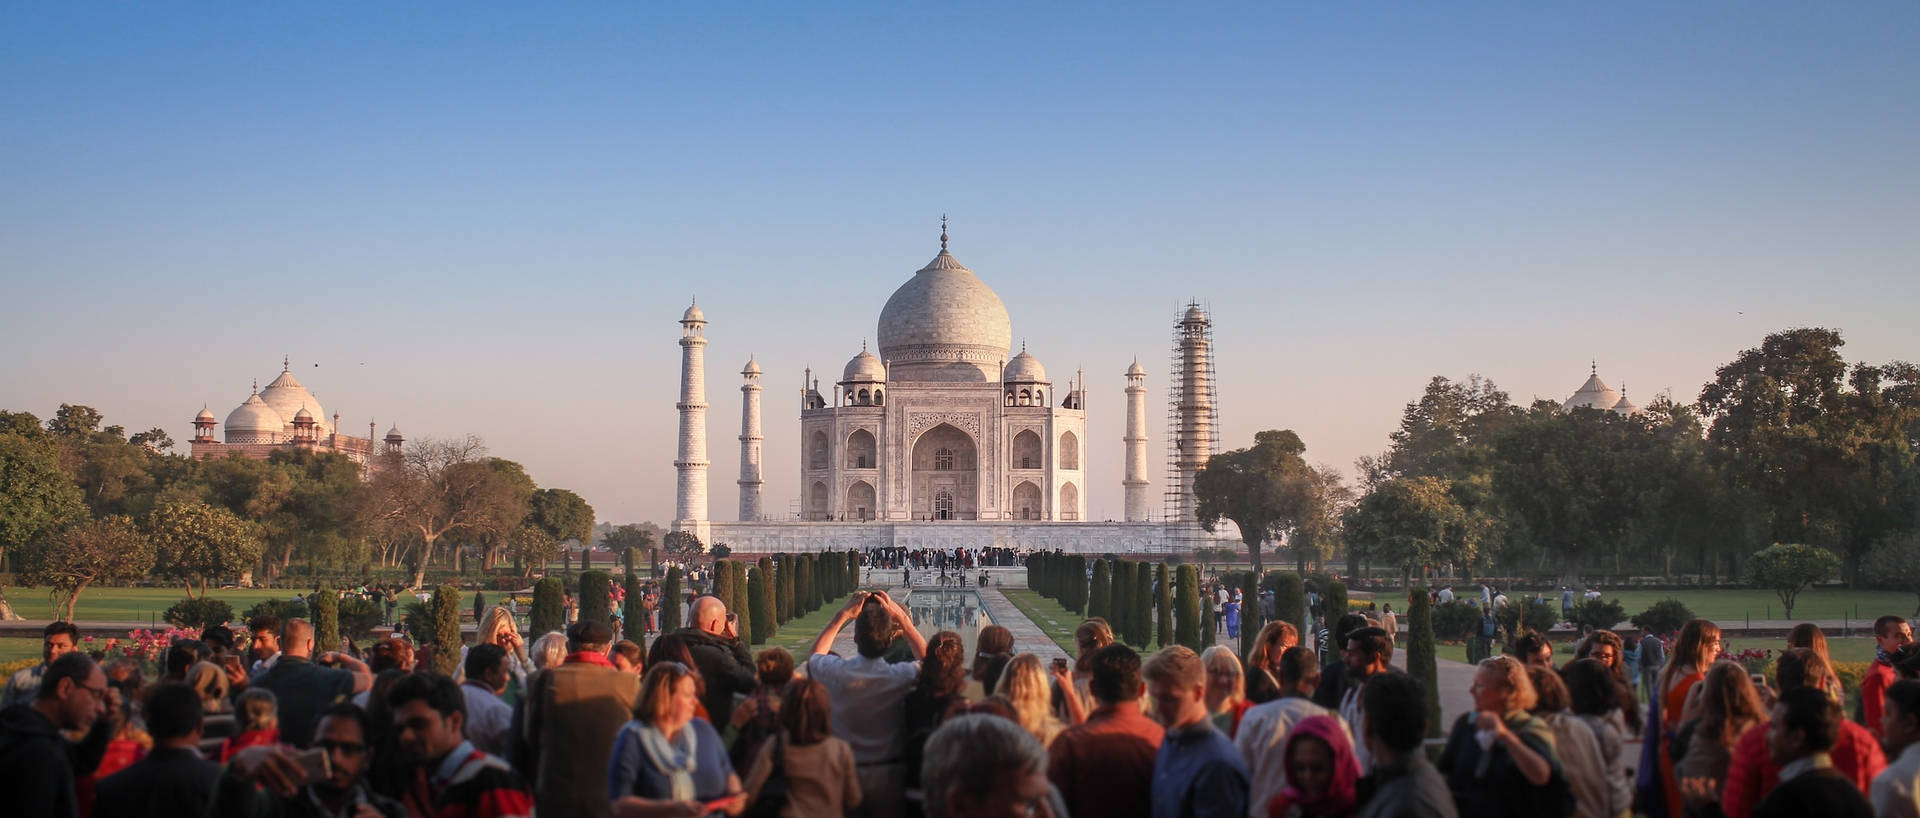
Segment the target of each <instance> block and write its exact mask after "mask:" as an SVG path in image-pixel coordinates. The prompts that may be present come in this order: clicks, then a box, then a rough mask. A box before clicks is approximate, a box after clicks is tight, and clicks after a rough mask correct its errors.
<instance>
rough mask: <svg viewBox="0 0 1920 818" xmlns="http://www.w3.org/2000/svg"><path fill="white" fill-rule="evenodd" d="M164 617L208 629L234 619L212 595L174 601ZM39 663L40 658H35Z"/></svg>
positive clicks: (171, 621)
mask: <svg viewBox="0 0 1920 818" xmlns="http://www.w3.org/2000/svg"><path fill="white" fill-rule="evenodd" d="M160 616H161V618H162V619H165V620H167V621H168V622H169V623H172V624H174V625H177V626H179V627H182V628H186V629H187V630H195V631H198V630H206V629H207V628H208V627H209V626H212V625H224V624H226V623H228V622H231V621H233V608H232V606H229V605H228V604H227V603H225V602H223V601H221V600H218V599H214V598H212V597H201V598H199V599H182V600H180V601H179V602H175V603H173V606H172V607H170V608H168V609H167V611H166V613H164V614H161V615H160ZM34 663H35V664H39V660H37V659H36V660H34Z"/></svg>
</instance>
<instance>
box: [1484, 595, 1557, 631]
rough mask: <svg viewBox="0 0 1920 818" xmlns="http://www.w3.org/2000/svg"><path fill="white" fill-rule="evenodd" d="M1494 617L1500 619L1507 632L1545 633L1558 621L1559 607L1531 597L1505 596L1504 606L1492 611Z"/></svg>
mask: <svg viewBox="0 0 1920 818" xmlns="http://www.w3.org/2000/svg"><path fill="white" fill-rule="evenodd" d="M1493 616H1494V618H1495V619H1498V620H1499V621H1500V624H1501V626H1502V627H1505V628H1506V629H1507V633H1519V632H1520V631H1521V630H1523V629H1524V630H1533V631H1539V632H1540V633H1543V634H1544V633H1546V632H1547V631H1550V630H1553V626H1554V625H1557V624H1559V622H1560V607H1559V606H1557V605H1552V604H1549V603H1546V602H1535V601H1533V599H1532V598H1522V599H1515V598H1513V597H1507V604H1506V607H1504V608H1500V609H1499V610H1497V611H1495V612H1494V615H1493Z"/></svg>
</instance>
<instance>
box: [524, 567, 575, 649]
mask: <svg viewBox="0 0 1920 818" xmlns="http://www.w3.org/2000/svg"><path fill="white" fill-rule="evenodd" d="M566 606H567V587H566V584H565V583H563V582H561V581H560V578H559V577H541V578H540V581H539V582H535V583H534V584H533V610H532V612H531V613H529V614H528V615H527V630H528V631H530V632H531V634H530V635H531V636H532V639H539V638H540V637H542V636H545V635H546V634H548V633H551V632H553V631H564V630H566V628H567V608H566ZM532 639H529V640H528V641H529V642H531V641H532Z"/></svg>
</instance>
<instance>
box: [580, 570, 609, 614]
mask: <svg viewBox="0 0 1920 818" xmlns="http://www.w3.org/2000/svg"><path fill="white" fill-rule="evenodd" d="M579 618H580V619H590V620H593V621H595V622H599V623H601V624H603V625H609V626H610V625H612V624H613V577H611V576H609V575H608V574H607V572H605V571H588V572H586V573H583V574H581V575H580V616H579Z"/></svg>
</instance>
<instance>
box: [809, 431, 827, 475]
mask: <svg viewBox="0 0 1920 818" xmlns="http://www.w3.org/2000/svg"><path fill="white" fill-rule="evenodd" d="M826 467H827V433H826V432H814V433H813V436H812V437H811V438H809V439H808V442H807V468H809V469H824V468H826Z"/></svg>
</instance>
